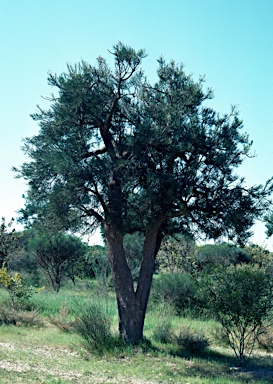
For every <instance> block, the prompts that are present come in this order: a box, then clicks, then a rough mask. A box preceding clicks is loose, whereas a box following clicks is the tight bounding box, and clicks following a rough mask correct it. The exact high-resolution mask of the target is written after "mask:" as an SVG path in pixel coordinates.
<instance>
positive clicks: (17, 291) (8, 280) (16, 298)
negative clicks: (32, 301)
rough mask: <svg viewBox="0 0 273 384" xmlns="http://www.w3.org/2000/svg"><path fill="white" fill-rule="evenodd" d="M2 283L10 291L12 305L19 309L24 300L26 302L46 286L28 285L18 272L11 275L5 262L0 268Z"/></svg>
mask: <svg viewBox="0 0 273 384" xmlns="http://www.w3.org/2000/svg"><path fill="white" fill-rule="evenodd" d="M0 283H1V284H2V285H3V286H4V288H5V290H6V291H7V292H8V294H9V297H10V299H11V304H12V307H13V308H17V309H19V308H20V307H22V305H23V304H24V302H26V300H28V299H29V298H30V297H31V296H32V295H33V294H34V293H35V292H39V291H41V290H43V289H44V287H42V288H38V289H34V288H33V287H32V286H28V285H27V284H26V283H25V281H24V280H23V279H22V277H21V275H20V274H19V273H18V272H15V273H14V274H13V275H11V274H10V273H9V272H8V270H7V268H6V267H5V263H3V264H2V267H1V268H0Z"/></svg>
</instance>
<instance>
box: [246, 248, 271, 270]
mask: <svg viewBox="0 0 273 384" xmlns="http://www.w3.org/2000/svg"><path fill="white" fill-rule="evenodd" d="M244 251H245V252H246V253H247V255H248V256H249V261H250V263H251V264H254V265H255V264H256V265H258V266H259V267H265V268H272V267H273V253H272V252H269V251H268V250H267V249H265V248H264V247H261V246H260V245H258V244H252V243H251V244H249V245H247V246H246V247H245V248H244Z"/></svg>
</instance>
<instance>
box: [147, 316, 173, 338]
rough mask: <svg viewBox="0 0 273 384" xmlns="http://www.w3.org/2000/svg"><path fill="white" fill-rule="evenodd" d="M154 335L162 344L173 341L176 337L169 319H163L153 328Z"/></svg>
mask: <svg viewBox="0 0 273 384" xmlns="http://www.w3.org/2000/svg"><path fill="white" fill-rule="evenodd" d="M152 337H153V339H154V340H155V341H158V342H159V343H162V344H168V343H171V342H172V341H173V339H174V334H173V330H172V325H171V322H170V320H169V319H162V320H161V321H160V322H159V323H158V324H156V326H155V327H154V329H153V334H152Z"/></svg>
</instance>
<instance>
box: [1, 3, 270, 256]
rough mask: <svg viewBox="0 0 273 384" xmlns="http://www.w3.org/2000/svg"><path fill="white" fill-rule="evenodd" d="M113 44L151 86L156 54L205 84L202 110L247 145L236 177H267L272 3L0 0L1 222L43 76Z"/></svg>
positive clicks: (18, 190)
mask: <svg viewBox="0 0 273 384" xmlns="http://www.w3.org/2000/svg"><path fill="white" fill-rule="evenodd" d="M119 40H121V41H122V42H124V43H126V44H128V45H131V46H133V47H134V48H136V49H139V48H145V49H146V51H147V53H148V56H147V58H146V59H145V60H144V62H143V68H144V69H145V72H146V74H147V76H148V78H149V79H151V80H153V79H155V72H156V68H157V58H158V57H159V56H161V55H162V56H163V57H164V58H165V59H166V60H170V59H174V60H175V61H177V62H182V63H184V65H185V71H186V73H188V74H190V73H191V74H193V77H194V78H196V79H197V78H198V77H199V75H205V77H206V80H207V82H206V86H207V87H209V88H212V89H213V90H214V93H215V98H214V99H213V100H212V101H211V105H212V106H213V107H214V108H215V109H216V110H217V111H219V112H223V113H224V112H229V111H230V108H231V105H237V106H238V109H239V111H240V116H241V118H242V119H243V121H244V127H245V131H246V132H248V133H249V135H250V138H251V139H252V140H253V151H255V153H256V157H255V158H253V159H247V160H246V162H245V163H244V165H243V166H242V167H241V168H240V170H239V173H240V175H242V176H245V177H246V183H247V185H249V186H250V185H253V184H260V183H264V182H265V181H266V180H267V179H269V178H270V177H272V176H273V147H272V143H273V140H272V139H273V76H272V71H273V1H272V0H168V1H165V0H164V1H163V0H157V1H156V0H146V1H143V0H135V1H131V0H113V1H110V0H99V1H97V0H0V53H1V56H0V132H1V141H0V143H1V147H0V149H1V151H0V177H1V188H0V216H5V217H6V218H7V219H8V220H9V219H10V218H11V217H12V216H16V211H17V210H18V209H20V208H21V207H22V206H23V204H24V200H23V199H22V194H23V193H24V192H25V191H26V185H25V184H24V181H23V180H18V179H14V174H13V173H12V172H11V167H12V166H19V165H20V164H22V162H23V161H26V160H27V158H26V157H25V156H24V154H23V152H22V151H21V149H20V148H21V146H22V138H23V137H27V136H32V135H34V134H35V133H37V132H38V127H37V125H36V124H35V123H34V122H33V121H32V120H31V118H30V116H29V115H30V114H31V113H33V112H35V111H36V105H37V104H39V105H41V106H43V107H47V106H48V104H47V102H46V101H45V100H44V99H43V98H42V97H41V96H45V97H46V96H49V95H50V93H51V92H52V89H51V88H50V87H49V86H48V85H47V74H48V72H53V73H61V72H63V71H65V69H66V63H71V64H73V63H77V62H79V61H80V60H81V59H84V60H86V61H88V62H91V63H94V62H95V59H96V58H97V57H98V56H104V57H106V58H107V59H109V61H111V55H110V54H109V52H108V50H111V47H112V46H113V44H115V43H116V42H117V41H119ZM253 229H254V231H255V236H254V237H253V239H252V241H254V242H255V243H258V244H261V245H267V246H268V248H269V249H272V250H273V239H270V240H266V237H265V235H264V226H263V225H262V224H257V225H256V226H255V227H254V228H253Z"/></svg>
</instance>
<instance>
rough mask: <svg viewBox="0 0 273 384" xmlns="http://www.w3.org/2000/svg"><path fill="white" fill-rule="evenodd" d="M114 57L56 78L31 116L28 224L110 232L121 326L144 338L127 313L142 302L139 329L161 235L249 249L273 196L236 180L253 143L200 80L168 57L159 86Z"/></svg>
mask: <svg viewBox="0 0 273 384" xmlns="http://www.w3.org/2000/svg"><path fill="white" fill-rule="evenodd" d="M112 54H113V58H114V66H113V67H110V66H109V65H108V64H107V63H106V60H104V59H103V58H102V57H99V58H98V59H97V63H96V65H94V66H93V65H90V64H88V63H86V62H84V61H82V62H81V63H79V64H77V65H74V66H72V65H68V66H67V72H66V73H63V74H61V75H54V74H50V75H49V78H48V81H49V84H50V85H51V86H53V87H54V88H55V89H56V90H57V94H56V95H54V94H53V95H52V96H51V97H50V98H49V101H50V108H49V109H48V110H44V109H42V108H39V110H38V112H37V113H34V114H33V115H32V117H33V119H34V120H35V121H37V123H38V124H39V126H40V131H39V133H38V134H37V135H35V136H33V137H31V138H27V139H25V144H24V151H25V152H26V154H28V156H29V158H30V161H29V162H26V163H24V164H23V165H22V167H21V169H20V170H19V171H18V174H19V176H20V177H23V178H25V179H26V180H27V181H28V185H29V189H28V192H27V195H26V206H25V209H24V210H22V216H23V219H26V220H28V221H30V222H33V221H41V220H43V221H44V220H47V221H48V220H50V222H51V223H52V224H51V225H54V226H56V228H66V229H75V230H77V231H84V230H92V229H94V228H95V227H96V226H98V225H102V226H103V228H104V232H105V239H106V246H107V249H108V255H109V259H110V263H111V268H112V273H113V276H114V281H115V287H116V292H117V300H118V306H119V315H120V319H121V321H120V331H121V334H122V335H123V336H124V337H125V338H126V339H127V340H129V341H136V340H137V339H139V338H141V337H142V333H141V332H142V331H141V332H139V333H138V335H136V331H133V324H131V323H130V321H129V315H131V317H132V316H133V317H134V318H137V317H138V316H135V315H133V314H132V313H131V312H130V310H131V309H132V307H134V308H136V307H138V305H137V304H136V303H138V304H139V305H140V303H141V305H142V307H143V308H142V309H141V311H142V315H141V316H142V317H143V319H142V320H141V321H140V322H142V323H143V321H144V316H145V311H146V305H147V301H148V297H149V292H150V285H151V280H152V274H153V268H154V262H155V256H156V254H157V252H158V250H159V247H160V243H161V241H162V239H163V237H164V235H165V234H167V233H171V232H182V233H185V234H192V235H196V234H199V233H202V234H204V235H205V236H206V237H209V238H219V237H221V236H226V237H227V238H229V239H232V240H233V241H238V242H244V241H245V240H246V239H247V238H248V236H249V234H250V228H251V226H252V225H253V222H254V219H255V218H256V217H258V216H259V215H261V214H262V212H263V210H264V209H265V207H266V206H267V204H268V202H267V201H266V196H267V193H268V191H267V190H266V188H264V187H263V186H261V185H260V186H254V187H250V188H247V187H246V185H245V183H244V180H243V179H242V178H239V177H238V176H237V174H236V169H237V167H238V166H239V165H240V164H241V163H242V161H243V159H244V158H245V156H247V155H248V154H249V149H250V146H251V142H250V141H249V139H248V136H247V134H245V133H244V132H243V131H242V128H243V124H242V121H241V120H240V118H239V116H238V113H237V111H236V110H235V109H232V110H231V112H230V113H229V114H225V115H223V116H222V115H220V114H218V113H217V112H216V111H214V110H213V109H212V108H210V107H209V106H208V105H207V104H208V100H209V99H211V98H212V92H211V91H210V90H208V91H204V90H203V83H204V80H203V79H200V80H199V81H194V80H193V78H192V76H188V75H186V74H185V72H184V68H183V65H180V64H177V63H175V62H174V61H171V62H166V61H165V60H164V59H163V58H160V59H159V60H158V70H157V81H156V82H155V83H154V84H151V83H150V82H149V81H148V79H147V78H146V77H145V75H144V73H143V71H142V70H141V67H140V64H141V61H142V59H143V58H144V57H145V56H146V54H145V51H144V50H139V51H136V50H134V49H133V48H131V47H128V46H126V45H124V44H122V43H117V44H116V45H115V46H114V47H113V52H112ZM135 232H138V233H143V234H144V244H143V251H142V253H143V256H142V265H141V268H140V272H139V279H138V286H137V288H135V287H134V284H133V278H132V274H131V272H130V269H129V267H128V264H127V261H126V257H125V252H124V247H123V237H124V236H125V235H126V234H128V233H129V234H132V233H135ZM125 287H126V288H125ZM121 292H123V293H121ZM143 303H144V304H143ZM129 308H131V309H129ZM134 310H135V311H136V309H134ZM122 313H123V314H124V313H126V316H125V317H127V320H128V322H129V323H130V324H129V323H128V324H127V323H126V321H127V320H126V321H125V320H124V318H123V315H122ZM143 313H144V314H143ZM141 316H140V317H141ZM122 319H123V320H122ZM125 323H126V324H127V325H126V324H125ZM142 325H143V324H142ZM142 325H141V326H142ZM141 326H140V328H141ZM128 327H129V328H130V327H131V331H132V332H135V333H134V334H130V332H127V331H128ZM134 328H135V329H136V328H137V329H138V328H139V327H138V326H136V324H134Z"/></svg>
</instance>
